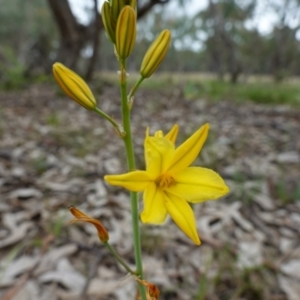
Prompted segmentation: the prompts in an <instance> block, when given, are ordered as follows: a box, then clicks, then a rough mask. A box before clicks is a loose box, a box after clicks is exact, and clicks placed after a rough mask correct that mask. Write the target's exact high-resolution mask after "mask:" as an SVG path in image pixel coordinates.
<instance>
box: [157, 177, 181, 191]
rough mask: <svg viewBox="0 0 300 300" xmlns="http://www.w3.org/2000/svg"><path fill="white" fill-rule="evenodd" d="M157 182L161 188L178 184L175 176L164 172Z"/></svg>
mask: <svg viewBox="0 0 300 300" xmlns="http://www.w3.org/2000/svg"><path fill="white" fill-rule="evenodd" d="M155 183H156V185H157V186H158V187H159V188H162V189H165V188H168V187H170V186H172V185H175V184H176V182H175V180H174V178H173V177H172V176H170V175H169V174H162V175H161V176H159V177H158V178H157V179H156V180H155Z"/></svg>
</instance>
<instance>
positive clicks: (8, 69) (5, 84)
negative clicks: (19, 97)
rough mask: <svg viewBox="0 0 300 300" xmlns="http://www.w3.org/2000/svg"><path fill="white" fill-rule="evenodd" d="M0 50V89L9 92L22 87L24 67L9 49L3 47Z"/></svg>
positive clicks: (24, 81) (23, 83)
mask: <svg viewBox="0 0 300 300" xmlns="http://www.w3.org/2000/svg"><path fill="white" fill-rule="evenodd" d="M0 50H2V51H0V88H2V89H5V90H10V89H19V88H22V87H24V85H25V84H26V80H25V79H24V71H25V66H24V65H23V64H22V63H21V62H20V61H19V60H18V59H17V55H16V53H15V51H14V50H13V49H12V48H11V47H8V46H7V47H3V48H2V49H0Z"/></svg>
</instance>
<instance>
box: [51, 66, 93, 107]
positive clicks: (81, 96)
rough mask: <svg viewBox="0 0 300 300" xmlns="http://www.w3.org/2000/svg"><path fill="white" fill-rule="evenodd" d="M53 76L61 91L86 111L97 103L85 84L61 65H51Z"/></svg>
mask: <svg viewBox="0 0 300 300" xmlns="http://www.w3.org/2000/svg"><path fill="white" fill-rule="evenodd" d="M53 75H54V78H55V80H56V82H57V83H58V84H59V86H60V87H61V88H62V90H63V91H64V92H65V93H66V94H67V95H68V96H69V97H70V98H71V99H73V100H74V101H76V102H77V103H78V104H80V105H81V106H83V107H84V108H86V109H90V110H93V109H95V107H96V106H97V101H96V99H95V97H94V95H93V93H92V91H91V90H90V88H89V87H88V85H87V84H86V82H85V81H84V80H83V79H82V78H81V77H80V76H79V75H77V74H76V73H75V72H73V71H72V70H70V69H69V68H67V67H66V66H64V65H63V64H61V63H55V64H54V65H53Z"/></svg>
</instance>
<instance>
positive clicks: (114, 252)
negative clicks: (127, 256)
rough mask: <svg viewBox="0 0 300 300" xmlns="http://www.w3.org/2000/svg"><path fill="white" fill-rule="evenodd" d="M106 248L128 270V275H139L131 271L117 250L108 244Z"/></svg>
mask: <svg viewBox="0 0 300 300" xmlns="http://www.w3.org/2000/svg"><path fill="white" fill-rule="evenodd" d="M104 245H105V246H106V248H107V249H108V250H109V251H110V253H111V254H112V255H113V256H114V257H115V258H116V260H117V261H118V262H119V263H120V264H121V265H122V266H123V267H124V268H125V269H126V271H127V272H128V273H130V274H131V275H135V276H136V275H137V272H135V271H133V270H131V269H130V268H129V266H128V265H127V264H126V263H125V261H124V260H123V259H122V258H121V257H120V256H119V254H118V253H117V252H116V251H115V249H114V248H113V247H112V246H111V245H110V244H109V243H108V242H106V243H104Z"/></svg>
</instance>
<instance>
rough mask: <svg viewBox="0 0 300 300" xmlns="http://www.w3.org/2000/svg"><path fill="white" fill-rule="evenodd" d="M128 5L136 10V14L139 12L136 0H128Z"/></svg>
mask: <svg viewBox="0 0 300 300" xmlns="http://www.w3.org/2000/svg"><path fill="white" fill-rule="evenodd" d="M128 5H130V6H131V7H132V8H133V10H134V11H135V14H137V6H136V0H128Z"/></svg>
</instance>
